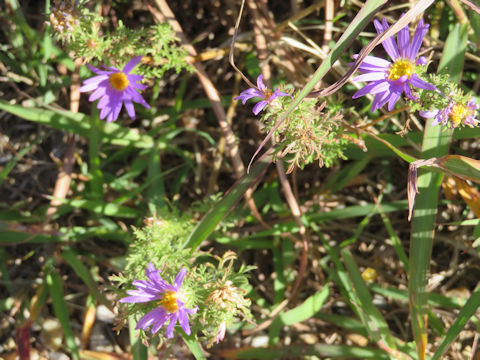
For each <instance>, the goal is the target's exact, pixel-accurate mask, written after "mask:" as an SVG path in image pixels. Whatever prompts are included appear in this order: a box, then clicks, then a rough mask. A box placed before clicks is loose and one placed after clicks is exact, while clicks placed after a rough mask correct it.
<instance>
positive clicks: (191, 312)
mask: <svg viewBox="0 0 480 360" xmlns="http://www.w3.org/2000/svg"><path fill="white" fill-rule="evenodd" d="M197 310H198V306H195V307H194V308H193V309H185V312H186V313H187V314H195V313H196V312H197Z"/></svg>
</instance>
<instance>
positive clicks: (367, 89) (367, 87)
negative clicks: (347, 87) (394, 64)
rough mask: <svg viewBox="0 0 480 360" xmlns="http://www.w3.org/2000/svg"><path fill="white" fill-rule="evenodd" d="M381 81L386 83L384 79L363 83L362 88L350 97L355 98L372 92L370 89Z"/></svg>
mask: <svg viewBox="0 0 480 360" xmlns="http://www.w3.org/2000/svg"><path fill="white" fill-rule="evenodd" d="M381 83H387V82H386V81H384V80H378V81H372V82H371V83H368V84H367V85H365V86H364V87H363V88H361V89H360V90H358V91H357V92H356V93H355V94H353V96H352V99H356V98H359V97H361V96H365V95H367V94H373V93H372V92H371V90H372V89H373V88H374V87H375V86H377V85H378V84H381Z"/></svg>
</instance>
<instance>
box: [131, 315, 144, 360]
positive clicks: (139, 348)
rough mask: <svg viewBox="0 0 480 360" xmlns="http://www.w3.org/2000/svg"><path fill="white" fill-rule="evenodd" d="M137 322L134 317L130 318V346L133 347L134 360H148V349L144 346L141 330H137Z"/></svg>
mask: <svg viewBox="0 0 480 360" xmlns="http://www.w3.org/2000/svg"><path fill="white" fill-rule="evenodd" d="M136 326H137V322H136V321H135V317H134V316H129V317H128V335H129V337H130V345H131V346H132V357H133V360H148V348H147V347H146V346H145V345H143V343H142V340H141V339H140V336H138V333H139V330H137V329H135V327H136Z"/></svg>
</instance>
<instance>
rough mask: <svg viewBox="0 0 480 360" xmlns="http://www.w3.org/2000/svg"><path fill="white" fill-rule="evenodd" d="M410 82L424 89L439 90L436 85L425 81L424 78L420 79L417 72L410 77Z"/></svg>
mask: <svg viewBox="0 0 480 360" xmlns="http://www.w3.org/2000/svg"><path fill="white" fill-rule="evenodd" d="M410 84H412V85H413V86H415V87H417V88H420V89H424V90H432V91H433V90H437V88H436V86H435V85H432V84H430V83H428V82H426V81H423V80H422V79H420V78H419V77H418V75H417V74H413V75H412V76H411V77H410Z"/></svg>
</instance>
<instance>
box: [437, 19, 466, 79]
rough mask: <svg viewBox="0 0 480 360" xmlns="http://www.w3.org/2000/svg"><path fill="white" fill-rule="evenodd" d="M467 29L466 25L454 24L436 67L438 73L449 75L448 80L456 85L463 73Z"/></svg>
mask: <svg viewBox="0 0 480 360" xmlns="http://www.w3.org/2000/svg"><path fill="white" fill-rule="evenodd" d="M468 29H469V27H468V24H465V25H460V24H455V26H454V27H453V30H452V31H451V32H450V34H448V38H447V41H446V42H445V50H444V51H443V54H442V59H441V60H440V64H439V65H438V70H439V71H442V70H445V71H446V72H448V74H450V79H451V80H452V81H455V82H458V83H459V82H460V79H461V76H462V72H463V63H464V60H465V49H466V46H467V37H468Z"/></svg>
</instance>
